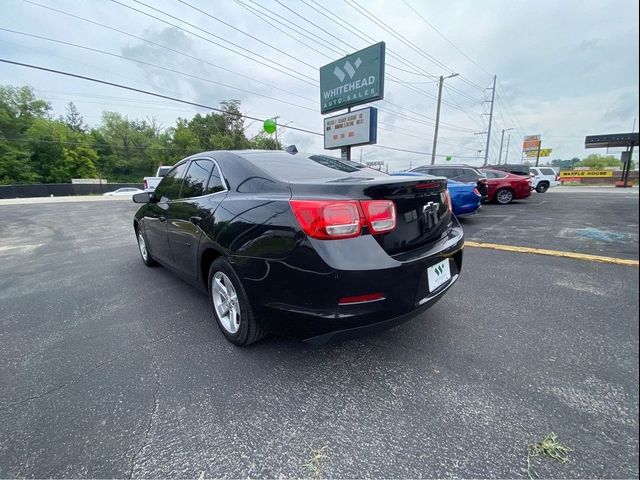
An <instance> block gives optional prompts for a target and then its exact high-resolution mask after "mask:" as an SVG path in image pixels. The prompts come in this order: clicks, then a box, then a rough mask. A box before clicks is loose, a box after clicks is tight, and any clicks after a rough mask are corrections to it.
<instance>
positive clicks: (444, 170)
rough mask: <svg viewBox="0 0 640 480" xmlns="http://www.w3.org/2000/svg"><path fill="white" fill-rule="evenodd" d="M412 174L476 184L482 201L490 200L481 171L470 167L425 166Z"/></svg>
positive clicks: (415, 169) (416, 169) (414, 170)
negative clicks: (416, 173) (424, 174)
mask: <svg viewBox="0 0 640 480" xmlns="http://www.w3.org/2000/svg"><path fill="white" fill-rule="evenodd" d="M411 171H412V172H418V173H427V174H429V175H435V176H436V177H445V178H448V179H450V180H455V181H456V182H464V183H475V185H476V187H477V188H478V191H479V192H480V195H482V200H483V201H486V200H487V199H488V197H487V193H488V186H487V179H486V177H485V175H484V173H482V172H481V171H480V170H478V169H477V168H475V167H470V166H468V165H423V166H421V167H416V168H414V169H412V170H411Z"/></svg>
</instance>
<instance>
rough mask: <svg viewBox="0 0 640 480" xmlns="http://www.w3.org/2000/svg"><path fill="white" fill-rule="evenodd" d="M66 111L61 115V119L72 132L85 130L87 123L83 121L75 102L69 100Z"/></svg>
mask: <svg viewBox="0 0 640 480" xmlns="http://www.w3.org/2000/svg"><path fill="white" fill-rule="evenodd" d="M65 110H66V113H65V115H64V117H62V121H63V122H64V123H65V124H66V125H67V127H69V128H70V129H71V130H73V131H74V132H85V131H86V130H87V125H86V124H85V123H84V118H82V115H80V112H79V111H78V109H77V107H76V105H75V103H73V102H69V103H67V106H66V109H65Z"/></svg>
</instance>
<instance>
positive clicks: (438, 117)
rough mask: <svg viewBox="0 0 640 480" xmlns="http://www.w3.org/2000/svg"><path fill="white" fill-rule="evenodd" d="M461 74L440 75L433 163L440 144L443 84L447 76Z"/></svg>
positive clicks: (432, 154) (432, 151)
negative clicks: (439, 130) (439, 132)
mask: <svg viewBox="0 0 640 480" xmlns="http://www.w3.org/2000/svg"><path fill="white" fill-rule="evenodd" d="M458 75H459V74H457V73H452V74H451V75H449V76H447V77H443V76H442V75H440V81H439V82H438V106H437V107H436V128H435V131H434V132H433V149H432V150H431V165H434V164H435V163H436V146H437V145H438V128H439V126H440V103H441V102H442V84H443V83H444V81H445V80H446V79H447V78H453V77H457V76H458Z"/></svg>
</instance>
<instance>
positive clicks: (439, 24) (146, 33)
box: [0, 0, 639, 170]
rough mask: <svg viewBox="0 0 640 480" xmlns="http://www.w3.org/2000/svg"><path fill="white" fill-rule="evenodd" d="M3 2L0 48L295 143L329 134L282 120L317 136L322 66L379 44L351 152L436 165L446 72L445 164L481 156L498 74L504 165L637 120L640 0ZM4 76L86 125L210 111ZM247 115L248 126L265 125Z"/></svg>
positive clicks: (575, 153) (562, 154)
mask: <svg viewBox="0 0 640 480" xmlns="http://www.w3.org/2000/svg"><path fill="white" fill-rule="evenodd" d="M37 4H38V5H37ZM2 7H3V8H2V15H0V58H2V59H7V60H12V61H17V62H22V63H29V64H33V65H38V66H42V67H47V68H51V69H57V70H63V71H67V72H72V73H75V74H79V75H85V76H90V77H94V78H99V79H101V80H105V81H109V82H114V83H119V84H124V85H127V86H131V87H134V88H139V89H144V90H149V91H152V92H156V93H159V94H163V95H168V96H172V97H177V98H180V99H183V100H188V101H191V102H195V103H200V104H203V105H206V106H210V107H218V106H219V103H220V102H222V101H224V100H229V99H237V100H240V101H241V110H242V112H243V113H245V114H247V115H249V116H252V117H255V118H258V119H265V118H270V117H274V116H278V117H279V118H278V124H279V125H282V126H283V127H281V128H280V130H279V140H281V141H282V142H283V143H285V144H295V145H296V146H297V148H298V150H301V151H313V152H317V151H322V150H323V139H322V136H321V135H314V134H312V133H307V132H302V131H296V130H293V129H291V128H287V127H284V126H285V125H287V126H288V127H295V128H300V129H303V130H309V131H312V132H318V133H321V132H322V129H323V124H322V118H323V116H322V115H320V94H319V88H318V78H319V73H318V71H319V68H320V67H321V66H323V65H325V64H328V63H330V62H332V61H334V60H337V59H339V58H341V57H342V56H344V55H347V54H349V53H352V52H354V51H357V50H359V49H361V48H364V47H366V46H368V45H371V44H373V43H376V42H379V41H384V42H385V44H386V52H387V54H386V62H387V65H386V76H385V96H384V99H383V100H381V101H378V102H375V103H373V104H372V106H375V107H377V108H378V109H379V115H378V146H373V145H368V146H364V147H354V148H353V149H352V157H353V159H355V160H360V159H362V161H376V160H377V161H379V160H382V161H385V162H386V163H387V164H388V165H389V169H390V170H400V169H405V168H408V167H410V166H412V167H415V166H417V165H422V164H426V163H429V162H430V160H431V151H432V147H433V137H434V119H435V116H436V104H437V101H436V99H437V94H438V77H439V76H441V75H442V76H448V75H450V74H452V73H457V74H459V75H458V76H456V77H453V78H449V79H447V80H445V81H444V88H443V95H442V108H441V116H440V120H441V124H440V130H439V135H438V143H437V150H436V153H437V157H436V163H446V162H447V160H446V158H447V157H448V156H450V157H452V160H451V161H452V162H455V163H467V164H471V165H481V164H482V163H483V161H484V156H485V150H486V138H487V135H486V133H484V132H486V131H487V129H488V121H489V115H488V113H489V109H490V102H489V101H490V99H491V94H492V90H491V87H492V81H493V75H494V74H495V75H496V76H497V85H496V89H495V101H494V116H493V124H492V134H491V140H490V144H489V149H488V159H489V162H490V163H495V162H497V159H498V156H499V153H500V150H501V149H500V147H501V143H502V157H501V158H502V161H503V162H504V160H505V158H506V159H507V160H508V161H509V162H519V161H520V160H521V146H522V140H523V136H525V135H536V134H540V135H541V136H542V146H543V148H551V149H553V152H552V154H551V157H549V159H553V158H562V159H569V158H572V157H580V158H583V157H585V156H586V155H588V154H590V153H602V154H605V153H607V152H606V151H604V150H586V149H585V148H584V137H585V136H586V135H592V134H602V133H623V132H631V131H632V128H633V125H634V119H635V118H636V117H637V116H638V83H639V79H638V70H639V65H638V59H639V51H638V50H639V49H638V13H639V12H638V2H637V1H635V0H607V1H592V0H588V1H585V0H580V1H574V0H562V1H557V0H555V1H551V0H540V1H537V2H532V1H524V0H510V1H506V0H505V1H502V0H484V1H482V2H479V1H477V0H452V1H448V2H442V1H436V0H429V1H427V0H393V1H389V0H386V1H385V0H368V1H365V0H259V1H258V0H217V1H215V2H211V1H203V0H202V1H201V0H156V1H152V0H117V1H115V0H86V1H83V2H77V1H71V0H57V1H53V0H32V1H31V0H30V1H19V0H2ZM47 7H48V8H47ZM51 9H56V10H59V11H63V12H66V14H64V13H60V12H56V11H53V10H51ZM145 14H146V15H145ZM72 15H73V16H72ZM74 16H75V17H74ZM92 22H93V23H92ZM7 30H11V32H9V31H7ZM16 32H19V33H16ZM24 34H29V35H36V36H39V37H40V38H34V37H32V36H26V35H24ZM47 39H53V40H56V41H57V42H52V41H51V40H47ZM61 42H66V43H61ZM71 44H74V45H71ZM79 46H80V47H84V48H80V47H79ZM90 49H93V50H90ZM105 52H106V53H105ZM0 84H4V85H7V84H9V85H16V86H21V85H30V86H32V87H33V88H34V90H35V92H36V94H37V95H38V97H40V98H44V99H46V100H48V101H50V102H51V105H52V107H53V112H54V114H55V115H57V114H62V113H64V109H65V105H66V104H67V102H69V101H73V102H74V103H75V104H76V106H77V107H78V109H79V110H80V113H81V114H82V115H83V117H84V119H85V121H86V122H87V123H88V124H89V125H91V126H94V125H98V124H99V122H100V115H101V112H102V111H105V110H107V111H118V112H121V113H123V114H125V115H127V116H128V117H129V118H130V119H134V118H138V119H154V120H155V121H156V123H157V124H159V125H160V126H162V127H163V128H168V127H171V126H173V125H174V124H175V121H176V119H177V118H179V117H182V118H190V117H192V116H193V115H195V114H196V113H202V114H204V113H206V112H207V111H208V110H207V109H206V108H200V107H192V106H189V105H184V104H181V103H177V102H172V101H169V100H163V99H160V98H156V97H152V96H147V95H144V94H141V93H135V92H131V91H126V90H122V89H118V88H115V87H112V86H107V85H101V84H97V83H91V82H87V81H85V80H80V79H73V78H69V77H65V76H60V75H56V74H52V73H49V72H44V71H38V70H33V69H29V68H25V67H21V66H15V65H9V64H6V63H0ZM330 115H331V114H330ZM245 127H246V133H247V135H248V136H253V135H257V134H258V133H259V132H260V131H261V129H262V123H261V121H254V120H247V121H246V123H245ZM637 128H638V127H637V125H636V131H637ZM503 130H505V133H504V138H503V141H502V142H501V139H502V131H503ZM381 146H382V147H390V148H380V147H381ZM507 146H508V149H507ZM400 150H406V151H400ZM506 152H508V153H506ZM325 153H329V152H325ZM609 153H615V154H616V155H618V153H617V151H612V152H609ZM333 154H336V155H338V154H339V151H333Z"/></svg>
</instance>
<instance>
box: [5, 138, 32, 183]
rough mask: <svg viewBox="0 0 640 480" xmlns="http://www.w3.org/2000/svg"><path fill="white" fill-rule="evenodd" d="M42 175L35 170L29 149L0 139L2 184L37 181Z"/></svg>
mask: <svg viewBox="0 0 640 480" xmlns="http://www.w3.org/2000/svg"><path fill="white" fill-rule="evenodd" d="M39 180H40V176H39V175H38V174H37V173H36V172H34V171H33V168H32V167H31V162H30V159H29V150H28V149H26V148H21V146H16V144H14V143H10V142H7V141H4V140H2V139H0V185H13V184H18V183H35V182H38V181H39Z"/></svg>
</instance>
